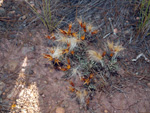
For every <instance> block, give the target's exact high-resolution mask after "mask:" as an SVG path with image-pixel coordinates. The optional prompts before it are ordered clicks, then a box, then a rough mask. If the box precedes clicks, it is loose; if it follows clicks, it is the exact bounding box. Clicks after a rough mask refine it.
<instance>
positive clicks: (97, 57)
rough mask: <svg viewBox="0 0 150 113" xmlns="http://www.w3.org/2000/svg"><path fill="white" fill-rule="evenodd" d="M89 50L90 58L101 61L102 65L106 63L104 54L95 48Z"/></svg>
mask: <svg viewBox="0 0 150 113" xmlns="http://www.w3.org/2000/svg"><path fill="white" fill-rule="evenodd" d="M87 52H88V55H89V58H90V60H92V61H96V62H100V63H101V65H102V67H103V66H104V63H103V60H102V58H103V56H102V55H101V54H100V53H97V52H96V51H94V50H88V51H87Z"/></svg>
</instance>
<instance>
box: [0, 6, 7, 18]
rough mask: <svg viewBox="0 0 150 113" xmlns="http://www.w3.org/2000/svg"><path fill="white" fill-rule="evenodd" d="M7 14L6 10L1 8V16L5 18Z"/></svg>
mask: <svg viewBox="0 0 150 113" xmlns="http://www.w3.org/2000/svg"><path fill="white" fill-rule="evenodd" d="M5 13H6V11H5V9H4V8H2V7H0V16H4V14H5Z"/></svg>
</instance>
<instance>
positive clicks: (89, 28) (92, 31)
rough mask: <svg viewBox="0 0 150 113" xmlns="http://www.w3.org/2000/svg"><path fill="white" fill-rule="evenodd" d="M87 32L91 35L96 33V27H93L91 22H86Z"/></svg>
mask: <svg viewBox="0 0 150 113" xmlns="http://www.w3.org/2000/svg"><path fill="white" fill-rule="evenodd" d="M87 32H90V33H91V35H94V34H97V33H98V29H97V28H96V27H93V25H92V24H88V25H87Z"/></svg>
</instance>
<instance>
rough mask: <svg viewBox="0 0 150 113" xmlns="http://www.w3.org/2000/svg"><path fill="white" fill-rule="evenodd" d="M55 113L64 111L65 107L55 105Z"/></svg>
mask: <svg viewBox="0 0 150 113" xmlns="http://www.w3.org/2000/svg"><path fill="white" fill-rule="evenodd" d="M56 113H65V109H64V108H62V107H57V108H56Z"/></svg>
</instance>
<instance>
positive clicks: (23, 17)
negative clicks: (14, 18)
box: [18, 15, 27, 20]
mask: <svg viewBox="0 0 150 113" xmlns="http://www.w3.org/2000/svg"><path fill="white" fill-rule="evenodd" d="M26 18H27V16H26V15H23V16H21V17H20V18H19V19H18V20H25V19H26Z"/></svg>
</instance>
